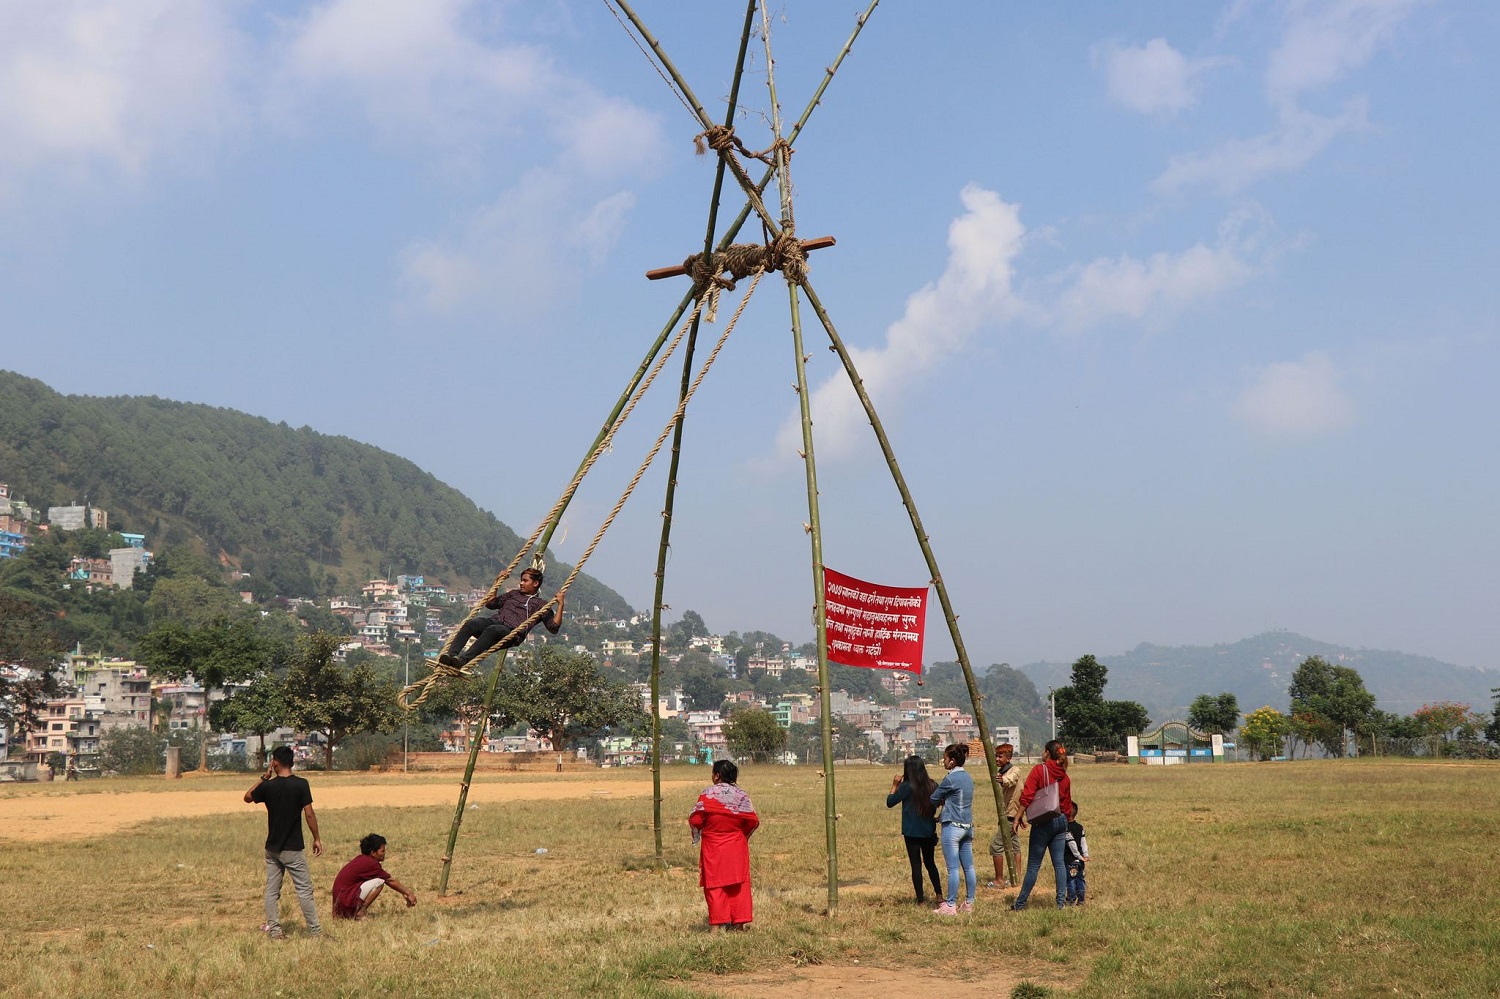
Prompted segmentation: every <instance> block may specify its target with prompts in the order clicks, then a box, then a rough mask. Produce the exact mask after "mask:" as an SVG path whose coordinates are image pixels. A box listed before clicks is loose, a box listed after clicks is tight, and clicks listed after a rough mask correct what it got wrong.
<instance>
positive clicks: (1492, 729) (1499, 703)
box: [1484, 687, 1500, 742]
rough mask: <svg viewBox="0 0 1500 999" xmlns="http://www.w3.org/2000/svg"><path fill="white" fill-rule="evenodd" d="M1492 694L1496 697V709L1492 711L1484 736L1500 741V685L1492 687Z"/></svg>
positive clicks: (1492, 740) (1493, 740)
mask: <svg viewBox="0 0 1500 999" xmlns="http://www.w3.org/2000/svg"><path fill="white" fill-rule="evenodd" d="M1490 696H1491V697H1493V698H1494V699H1495V710H1494V711H1492V712H1490V723H1489V725H1487V726H1486V727H1485V730H1484V737H1485V738H1486V739H1488V740H1490V741H1491V742H1500V687H1491V688H1490Z"/></svg>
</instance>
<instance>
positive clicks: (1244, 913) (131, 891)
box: [0, 759, 1500, 999]
mask: <svg viewBox="0 0 1500 999" xmlns="http://www.w3.org/2000/svg"><path fill="white" fill-rule="evenodd" d="M892 772H893V771H892V769H891V768H878V767H859V768H855V767H851V768H849V769H847V770H845V769H843V768H841V769H840V771H839V810H840V812H841V815H842V819H841V821H840V827H839V849H840V855H839V860H840V876H841V889H840V894H839V907H838V910H837V912H836V913H835V914H834V915H832V916H829V915H826V914H825V912H824V909H825V903H826V894H827V892H826V887H825V881H824V870H825V868H824V857H823V849H822V847H823V825H822V818H821V816H822V784H821V781H820V780H819V778H818V776H817V772H816V770H814V769H812V768H808V767H748V768H746V769H745V770H744V771H743V774H742V780H741V784H742V786H744V787H745V788H746V790H748V791H749V792H750V794H751V796H752V797H753V798H754V800H755V802H756V806H757V808H758V809H759V811H760V814H761V817H762V826H761V830H760V832H759V833H757V834H756V836H755V838H754V840H753V841H752V844H751V853H752V858H753V864H754V877H755V900H756V921H755V924H754V927H753V929H752V930H751V931H750V932H748V933H744V934H731V935H725V936H710V935H709V934H707V933H706V932H705V929H704V925H703V923H704V919H703V901H702V896H701V893H700V891H699V889H698V886H697V874H696V870H695V866H694V865H695V862H696V855H695V853H694V851H693V848H692V846H691V844H690V841H689V839H688V835H687V827H686V823H685V821H684V819H685V816H686V814H687V811H688V809H689V808H690V807H691V804H692V801H693V798H694V797H695V795H696V793H697V790H698V789H699V787H700V786H701V785H702V784H703V783H704V782H705V781H706V777H707V771H706V768H694V769H687V768H673V769H668V770H667V771H666V772H665V774H664V781H665V784H664V795H665V802H664V806H663V807H664V812H665V814H666V815H667V817H668V823H669V825H668V830H667V860H668V863H669V865H670V869H669V870H668V871H667V872H665V873H662V872H658V871H657V870H655V869H654V865H653V862H652V859H653V858H652V838H651V812H650V774H649V773H648V772H645V771H639V770H636V771H631V770H623V771H599V772H597V773H589V774H563V775H548V774H534V773H523V774H515V775H503V776H493V777H488V776H487V777H483V778H480V779H479V780H477V781H476V784H475V786H474V788H473V790H472V791H471V794H470V798H469V800H470V803H471V804H472V805H475V806H477V807H474V808H471V809H470V810H469V811H468V813H467V815H466V818H465V822H464V828H463V834H462V837H461V838H460V841H459V846H458V850H457V853H456V859H455V861H454V867H453V875H452V879H451V881H450V896H449V897H448V898H446V899H439V898H437V897H436V895H435V892H434V889H435V887H436V883H437V877H438V873H439V869H440V857H441V855H442V850H443V845H444V841H445V838H446V833H447V828H448V823H449V820H450V818H451V816H452V808H453V802H454V800H455V799H456V794H457V779H456V778H455V777H453V776H451V775H412V776H410V777H404V776H401V775H380V774H368V775H366V774H332V775H323V774H316V773H315V774H311V775H308V776H309V779H310V780H311V781H312V784H313V794H314V797H315V799H316V807H317V808H318V813H319V818H320V821H321V825H322V832H323V838H324V843H325V846H326V848H327V850H326V852H325V854H324V856H323V857H322V858H320V859H318V860H316V861H314V865H313V878H314V882H315V884H316V886H317V888H318V893H319V895H318V905H319V913H320V915H321V916H322V917H323V920H324V926H325V938H324V939H310V938H308V937H306V936H305V934H303V933H302V932H301V919H300V916H298V915H297V914H296V907H295V904H294V903H293V902H292V899H291V892H290V889H288V891H287V897H286V898H285V899H284V900H283V918H284V921H285V924H286V926H287V928H288V931H289V939H288V940H287V941H285V942H281V943H277V942H274V941H271V940H269V939H267V938H266V937H265V936H264V935H263V934H262V933H261V932H260V931H259V924H260V922H261V920H262V915H261V905H260V898H261V885H262V878H263V865H262V862H261V860H260V847H261V842H262V840H263V838H264V830H265V820H264V812H263V810H262V809H261V808H260V807H258V806H249V805H245V804H243V803H242V802H241V801H240V796H241V795H242V794H243V792H244V789H245V788H246V787H248V786H249V785H250V784H251V783H252V782H253V780H254V776H253V775H248V774H246V775H236V776H234V777H232V778H231V777H218V776H213V777H205V778H201V779H197V780H183V781H175V782H172V784H170V785H169V784H168V783H167V782H166V781H165V780H161V779H155V780H149V779H143V780H113V781H95V782H88V783H83V784H57V783H54V784H40V785H16V784H7V785H0V907H3V911H4V912H5V914H6V915H5V921H6V925H7V929H8V931H9V932H8V934H7V944H8V946H6V947H5V949H4V955H3V956H0V992H3V993H4V994H6V995H40V994H47V995H55V996H96V995H98V996H103V995H117V994H123V993H132V994H137V995H210V996H288V997H289V996H308V997H315V996H316V997H324V996H345V995H351V996H352V995H370V994H387V995H392V996H408V995H421V996H443V997H453V996H479V995H499V996H559V995H563V996H570V995H629V996H676V997H688V996H718V995H723V996H761V995H768V994H778V995H787V996H794V997H795V996H809V997H810V996H824V995H833V996H840V997H859V996H882V997H893V996H895V995H901V994H910V993H922V994H935V995H939V996H943V997H945V999H963V997H967V996H976V997H977V996H984V997H987V999H991V997H997V996H998V997H1003V996H1011V995H1016V996H1043V995H1049V996H1057V997H1062V996H1068V997H1078V999H1088V997H1099V996H1149V997H1152V999H1178V997H1182V999H1186V997H1204V996H1280V997H1294V996H1296V997H1301V996H1378V995H1401V996H1474V997H1480V996H1494V995H1500V961H1496V960H1495V959H1494V955H1495V954H1496V953H1497V951H1500V921H1497V918H1496V917H1497V913H1500V879H1497V877H1496V875H1497V873H1500V863H1497V862H1496V861H1494V860H1493V859H1491V856H1490V854H1489V851H1488V847H1489V839H1490V835H1491V834H1492V832H1493V831H1494V830H1495V829H1497V828H1500V794H1497V793H1496V790H1497V787H1496V785H1497V781H1500V766H1496V765H1494V764H1482V763H1480V764H1463V763H1455V764H1422V763H1416V762H1412V761H1387V760H1383V759H1382V760H1353V761H1310V762H1294V763H1281V764H1235V765H1227V766H1217V767H1216V766H1213V765H1208V764H1202V765H1195V766H1181V767H1170V768H1155V767H1151V768H1148V767H1142V766H1134V767H1131V766H1125V765H1087V764H1078V765H1077V766H1076V767H1075V771H1074V777H1075V791H1074V794H1075V797H1076V798H1077V799H1078V801H1079V804H1080V807H1081V815H1080V818H1081V819H1082V820H1083V822H1084V824H1085V826H1086V827H1087V829H1088V835H1089V846H1090V849H1091V852H1092V854H1093V856H1094V862H1093V864H1092V865H1091V866H1090V869H1089V892H1090V899H1089V904H1088V905H1087V906H1086V907H1085V908H1083V909H1078V910H1069V911H1065V912H1057V911H1054V910H1049V909H1047V908H1046V907H1045V903H1046V901H1047V886H1048V885H1049V884H1050V881H1049V878H1050V869H1049V868H1048V866H1047V865H1046V864H1044V865H1043V875H1042V886H1043V887H1042V894H1040V895H1038V896H1035V897H1034V903H1040V904H1034V906H1033V908H1032V909H1031V910H1029V911H1027V912H1024V913H1011V912H1008V911H1006V909H1005V905H1006V904H1007V903H1008V902H1009V901H1010V899H1011V898H1012V897H1013V894H1014V893H1013V892H1003V893H1002V892H994V891H985V890H981V892H980V897H979V903H978V905H977V906H976V910H975V912H974V914H973V915H972V916H967V917H959V918H956V919H940V918H939V917H936V916H933V915H931V914H929V913H928V912H927V910H926V909H922V908H918V907H917V906H916V905H915V904H914V903H913V901H912V900H911V898H910V884H909V881H908V880H907V873H906V861H905V851H904V848H903V846H902V843H901V838H900V834H899V833H900V819H899V815H898V814H897V812H896V811H895V810H892V811H889V812H888V811H887V810H886V809H885V807H884V794H885V790H886V789H887V788H888V786H889V780H890V775H891V773H892ZM370 831H377V832H380V833H382V834H383V835H385V836H386V837H388V838H389V839H390V841H391V845H390V854H389V856H388V858H387V867H388V868H389V869H390V870H392V871H393V872H395V874H396V875H397V877H399V878H402V879H403V880H405V881H406V882H407V883H408V884H410V885H412V886H414V887H415V888H416V889H417V891H418V893H419V895H420V904H419V905H418V906H417V907H416V908H414V909H406V908H404V907H402V906H401V905H400V900H399V899H397V898H391V899H382V900H381V902H380V903H378V906H377V908H378V909H379V915H378V917H377V918H375V919H373V920H370V921H368V922H365V923H358V924H353V923H334V922H333V921H332V920H331V919H330V918H329V908H330V906H329V902H328V890H329V886H330V885H331V883H332V880H333V876H334V874H335V873H336V872H337V870H338V867H339V866H340V865H341V864H342V863H343V862H344V861H346V860H348V859H349V857H351V856H353V855H354V854H355V853H356V852H357V846H356V843H357V841H358V839H359V837H360V836H362V835H363V834H365V833H367V832H370ZM990 831H992V830H989V829H985V830H984V831H983V833H982V835H981V838H980V843H979V846H980V853H981V856H980V857H978V858H977V859H978V862H979V865H980V869H981V879H982V880H987V878H988V875H987V874H985V873H984V868H985V867H986V866H987V865H988V857H987V856H984V855H983V850H984V845H985V842H986V841H987V838H988V834H989V832H990ZM538 848H545V849H546V851H547V852H546V853H545V854H538V853H537V852H536V850H537V849H538Z"/></svg>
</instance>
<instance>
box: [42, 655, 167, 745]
mask: <svg viewBox="0 0 1500 999" xmlns="http://www.w3.org/2000/svg"><path fill="white" fill-rule="evenodd" d="M63 671H64V676H65V677H67V678H68V680H69V682H70V683H71V684H72V685H74V686H75V687H77V688H78V690H79V692H80V693H82V694H83V695H84V696H85V697H88V698H90V699H97V700H98V702H99V709H98V716H99V723H100V732H109V731H113V730H114V729H117V728H129V727H131V726H136V725H150V724H151V678H150V677H149V676H147V675H146V668H145V667H144V666H140V665H138V664H137V663H135V662H133V661H130V660H126V659H104V658H102V657H99V656H84V655H78V654H76V653H75V654H73V655H69V656H67V657H65V658H64V660H63Z"/></svg>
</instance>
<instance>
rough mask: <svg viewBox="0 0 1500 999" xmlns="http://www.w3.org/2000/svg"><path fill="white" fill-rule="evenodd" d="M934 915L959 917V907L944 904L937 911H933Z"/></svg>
mask: <svg viewBox="0 0 1500 999" xmlns="http://www.w3.org/2000/svg"><path fill="white" fill-rule="evenodd" d="M932 914H933V915H934V916H956V915H958V907H957V906H955V905H952V904H950V903H948V902H944V903H943V904H942V905H940V906H938V907H937V908H936V909H933V910H932Z"/></svg>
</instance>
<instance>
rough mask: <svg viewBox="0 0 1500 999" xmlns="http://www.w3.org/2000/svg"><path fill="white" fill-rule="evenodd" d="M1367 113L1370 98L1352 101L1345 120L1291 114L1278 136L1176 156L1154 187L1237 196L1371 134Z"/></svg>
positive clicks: (1284, 118) (1236, 141) (1165, 190)
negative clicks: (1357, 134) (1345, 140)
mask: <svg viewBox="0 0 1500 999" xmlns="http://www.w3.org/2000/svg"><path fill="white" fill-rule="evenodd" d="M1367 110H1368V104H1367V102H1366V101H1365V99H1364V98H1358V99H1356V100H1353V101H1350V102H1349V104H1348V106H1346V107H1345V108H1344V112H1343V114H1340V115H1338V116H1336V117H1331V118H1329V117H1324V116H1322V115H1316V114H1311V113H1309V112H1306V111H1298V110H1296V109H1288V110H1286V111H1285V112H1284V113H1283V115H1282V119H1281V122H1280V125H1279V127H1278V128H1277V129H1276V130H1275V131H1272V132H1267V133H1266V134H1264V135H1257V136H1254V137H1252V138H1249V139H1231V140H1230V141H1228V142H1225V143H1222V144H1221V145H1219V146H1218V147H1216V148H1214V149H1211V150H1209V151H1208V152H1206V153H1190V154H1187V155H1184V156H1174V157H1173V158H1172V160H1171V162H1170V163H1169V164H1168V165H1167V169H1166V170H1165V171H1164V172H1163V173H1162V175H1161V176H1160V177H1158V178H1157V179H1156V180H1155V181H1154V182H1153V185H1152V186H1153V187H1154V188H1155V189H1156V190H1157V191H1160V192H1163V193H1170V192H1173V191H1177V190H1181V189H1182V188H1185V187H1191V186H1194V185H1198V184H1202V185H1205V186H1209V187H1213V188H1216V189H1217V190H1218V191H1219V192H1220V193H1221V194H1235V193H1238V192H1240V191H1243V190H1244V189H1246V188H1248V187H1249V186H1250V185H1252V184H1254V183H1255V182H1257V181H1259V180H1261V179H1263V178H1265V177H1269V176H1273V175H1276V174H1286V173H1295V172H1296V171H1298V170H1300V169H1302V167H1304V166H1306V165H1307V163H1308V162H1309V161H1310V160H1311V159H1312V158H1313V157H1314V156H1317V155H1318V154H1319V153H1321V152H1322V151H1323V150H1324V148H1326V147H1327V145H1328V144H1329V143H1330V142H1332V141H1333V140H1334V139H1336V138H1337V137H1338V136H1340V135H1342V134H1344V133H1345V132H1353V131H1362V130H1364V129H1365V128H1367V127H1368V123H1367Z"/></svg>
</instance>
